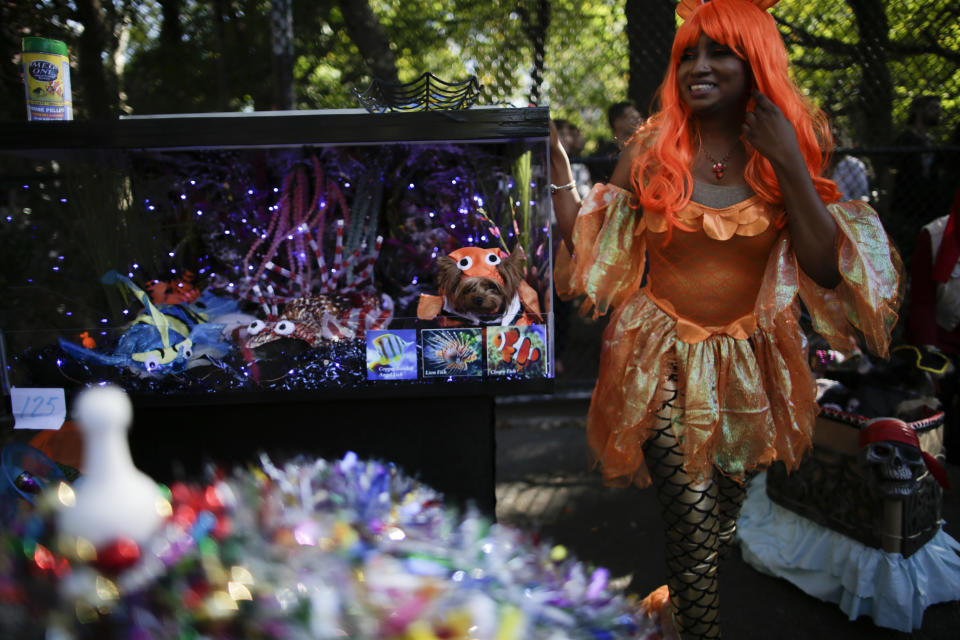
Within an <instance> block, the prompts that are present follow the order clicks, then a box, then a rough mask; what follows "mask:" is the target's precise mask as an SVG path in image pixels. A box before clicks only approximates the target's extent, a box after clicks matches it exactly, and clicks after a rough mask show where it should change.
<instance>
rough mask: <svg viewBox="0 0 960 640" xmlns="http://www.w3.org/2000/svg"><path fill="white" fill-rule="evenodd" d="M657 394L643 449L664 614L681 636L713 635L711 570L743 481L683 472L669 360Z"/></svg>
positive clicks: (730, 527)
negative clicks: (663, 571)
mask: <svg viewBox="0 0 960 640" xmlns="http://www.w3.org/2000/svg"><path fill="white" fill-rule="evenodd" d="M660 393H661V394H662V395H661V398H662V404H661V406H660V409H659V411H658V412H657V419H658V426H657V427H656V428H655V430H654V431H655V433H654V435H652V436H651V437H650V438H648V439H647V441H646V442H645V443H644V445H643V451H644V456H645V458H646V463H647V468H648V469H649V470H650V475H651V478H652V479H653V485H654V487H655V488H656V491H657V498H658V500H659V502H660V512H661V514H662V515H663V520H664V526H665V529H666V531H665V533H666V552H667V553H666V555H667V586H668V587H669V590H670V613H671V614H672V615H673V621H674V626H675V627H676V629H677V631H678V633H679V634H680V636H681V638H682V639H683V640H695V639H700V638H705V639H706V638H710V639H713V638H719V637H720V621H719V606H720V595H719V593H718V588H717V587H718V572H717V570H718V567H719V563H720V558H721V557H723V556H725V555H726V554H727V552H728V551H729V549H730V547H731V545H732V543H733V534H734V532H735V530H736V522H737V516H738V515H739V513H740V507H741V506H742V505H743V499H744V497H745V496H746V483H744V484H739V483H737V482H736V481H734V480H731V479H730V478H727V477H726V476H724V475H723V474H721V473H719V472H717V473H715V474H714V477H713V478H711V479H708V480H705V481H701V482H692V481H691V479H690V478H689V477H688V476H687V474H686V473H684V471H683V454H682V453H681V451H680V447H679V444H678V443H677V439H676V436H674V432H673V426H672V424H673V422H674V421H677V420H682V418H683V416H682V406H683V403H682V402H677V397H678V390H677V374H676V365H675V364H674V366H673V367H672V370H671V372H670V373H669V374H668V375H667V376H666V377H665V378H664V380H663V382H662V383H661V385H660ZM666 613H667V612H666V611H664V614H666Z"/></svg>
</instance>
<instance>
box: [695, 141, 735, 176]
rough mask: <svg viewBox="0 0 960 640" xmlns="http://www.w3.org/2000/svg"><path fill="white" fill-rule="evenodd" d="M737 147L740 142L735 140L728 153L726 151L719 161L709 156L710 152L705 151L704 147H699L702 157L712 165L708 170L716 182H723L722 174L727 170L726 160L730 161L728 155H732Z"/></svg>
mask: <svg viewBox="0 0 960 640" xmlns="http://www.w3.org/2000/svg"><path fill="white" fill-rule="evenodd" d="M738 146H740V140H737V142H736V143H735V144H734V145H733V147H732V148H731V149H730V151H727V153H726V154H725V155H724V156H723V157H722V158H720V159H719V160H717V159H716V158H714V157H713V156H712V155H710V152H709V151H707V149H706V147H701V148H702V149H703V155H705V156H707V160H709V161H710V163H711V164H712V165H713V166H712V167H711V168H710V171H713V175H715V176H716V177H717V181H718V182H719V181H720V180H723V172H724V171H726V170H727V160H729V159H730V154H732V153H733V152H734V151H735V150H736V148H737V147H738Z"/></svg>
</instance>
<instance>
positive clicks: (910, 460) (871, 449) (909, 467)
mask: <svg viewBox="0 0 960 640" xmlns="http://www.w3.org/2000/svg"><path fill="white" fill-rule="evenodd" d="M858 459H859V461H860V466H861V467H862V468H864V470H865V471H866V472H867V482H868V484H869V485H870V487H871V488H872V489H873V490H874V491H876V492H877V494H878V495H879V496H880V497H881V498H884V499H890V500H903V499H905V498H908V497H909V496H911V495H913V494H914V493H916V491H917V479H918V478H919V477H920V476H921V475H923V472H924V471H925V470H926V466H925V464H924V462H923V455H922V454H921V453H920V449H918V448H917V447H914V446H913V445H909V444H904V443H903V442H893V441H890V440H883V441H880V442H871V443H870V444H868V445H867V446H865V447H863V448H862V449H860V453H859V456H858Z"/></svg>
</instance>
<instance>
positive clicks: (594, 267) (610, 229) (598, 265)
mask: <svg viewBox="0 0 960 640" xmlns="http://www.w3.org/2000/svg"><path fill="white" fill-rule="evenodd" d="M630 198H631V194H630V192H628V191H625V190H623V189H621V188H619V187H616V186H613V185H610V184H597V185H596V186H594V188H593V189H592V190H591V191H590V193H589V194H588V195H587V197H586V199H585V200H584V201H583V204H582V205H581V207H580V214H579V215H578V216H577V220H576V222H575V223H574V227H573V244H574V255H573V256H571V255H570V253H569V252H568V251H567V249H566V246H565V245H561V246H560V249H559V251H558V252H557V257H556V265H555V266H554V282H555V285H556V287H557V294H558V295H559V296H560V297H561V298H563V299H565V300H566V299H570V298H574V297H577V296H579V295H583V294H586V296H587V298H586V300H585V301H584V303H583V306H582V308H581V313H587V312H589V311H590V309H591V308H592V309H593V315H594V317H597V316H600V315H603V314H605V313H607V312H608V311H609V310H610V308H611V307H613V306H617V305H619V304H620V303H621V302H623V301H624V300H625V299H626V298H628V297H630V296H631V295H632V294H633V293H635V292H636V291H637V290H638V289H639V288H640V282H641V280H642V278H643V268H644V260H645V257H644V252H645V249H646V237H645V234H644V230H645V226H644V221H643V218H642V216H641V213H640V211H639V210H638V209H635V208H633V207H632V206H631V204H630Z"/></svg>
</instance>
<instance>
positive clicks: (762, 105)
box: [743, 90, 800, 166]
mask: <svg viewBox="0 0 960 640" xmlns="http://www.w3.org/2000/svg"><path fill="white" fill-rule="evenodd" d="M752 95H753V98H754V100H755V102H756V105H755V106H754V108H753V111H747V115H746V116H745V117H744V121H743V138H744V139H745V140H746V141H747V142H749V143H750V144H751V145H752V146H753V148H754V149H756V150H757V151H758V152H759V153H760V155H762V156H763V157H765V158H766V159H767V160H769V161H770V163H771V164H773V165H774V166H776V165H781V166H782V165H783V164H784V163H786V162H787V161H789V160H790V159H791V158H792V157H794V158H795V157H799V155H800V146H799V145H798V144H797V134H796V132H795V131H794V130H793V125H792V124H790V121H789V120H787V118H786V116H784V115H783V112H782V111H780V107H778V106H777V105H775V104H774V103H773V102H772V101H771V100H770V98H768V97H767V96H765V95H763V94H762V93H760V92H759V91H757V90H754V92H753V94H752Z"/></svg>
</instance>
